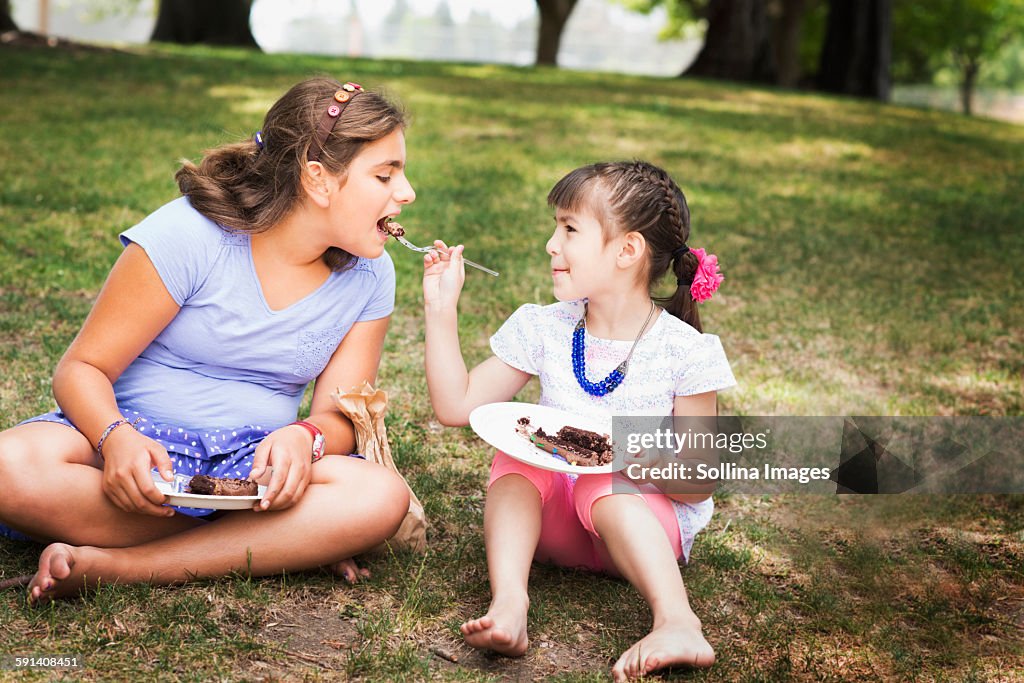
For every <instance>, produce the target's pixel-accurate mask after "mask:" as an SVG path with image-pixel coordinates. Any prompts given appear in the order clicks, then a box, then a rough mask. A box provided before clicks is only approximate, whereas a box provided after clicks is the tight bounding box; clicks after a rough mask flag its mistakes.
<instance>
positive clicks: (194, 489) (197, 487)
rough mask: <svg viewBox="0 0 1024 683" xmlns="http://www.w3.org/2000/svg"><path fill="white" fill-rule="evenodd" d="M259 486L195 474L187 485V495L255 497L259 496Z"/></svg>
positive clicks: (243, 480) (236, 480)
mask: <svg viewBox="0 0 1024 683" xmlns="http://www.w3.org/2000/svg"><path fill="white" fill-rule="evenodd" d="M259 490H260V489H259V486H258V485H257V484H256V482H254V481H250V480H248V479H225V478H222V477H208V476H206V475H205V474H197V475H196V476H194V477H192V481H190V482H189V484H188V492H189V493H198V494H199V495H202V496H255V495H258V494H259Z"/></svg>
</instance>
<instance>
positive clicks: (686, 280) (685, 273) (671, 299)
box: [655, 244, 704, 332]
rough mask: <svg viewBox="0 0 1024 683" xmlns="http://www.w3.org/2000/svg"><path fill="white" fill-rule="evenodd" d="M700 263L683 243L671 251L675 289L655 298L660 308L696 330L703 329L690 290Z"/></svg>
mask: <svg viewBox="0 0 1024 683" xmlns="http://www.w3.org/2000/svg"><path fill="white" fill-rule="evenodd" d="M684 250H685V251H684ZM698 265H700V264H699V262H698V260H697V257H696V255H695V254H694V253H693V251H692V250H691V249H690V248H689V247H687V246H686V245H685V244H684V245H683V246H681V247H679V248H678V249H676V250H675V251H674V252H673V253H672V272H673V273H674V274H675V276H676V291H675V292H673V293H672V294H670V295H669V296H667V297H664V298H656V299H655V301H657V302H658V303H659V304H660V305H661V307H662V308H664V309H665V310H666V311H668V312H669V313H671V314H672V315H674V316H675V317H677V318H679V319H680V320H682V321H683V322H684V323H686V324H688V325H689V326H690V327H692V328H693V329H695V330H697V331H698V332H703V331H704V326H703V325H701V322H700V312H699V311H698V310H697V302H696V301H694V299H693V294H692V293H691V292H690V289H691V287H692V286H693V278H694V275H696V273H697V266H698Z"/></svg>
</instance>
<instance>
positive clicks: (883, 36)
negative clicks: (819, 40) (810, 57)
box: [817, 0, 892, 101]
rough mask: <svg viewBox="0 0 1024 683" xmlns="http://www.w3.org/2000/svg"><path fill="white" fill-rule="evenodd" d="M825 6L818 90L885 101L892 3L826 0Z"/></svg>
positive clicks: (887, 84) (890, 47)
mask: <svg viewBox="0 0 1024 683" xmlns="http://www.w3.org/2000/svg"><path fill="white" fill-rule="evenodd" d="M828 5H829V7H828V26H827V28H826V29H825V42H824V43H823V44H822V48H821V62H820V66H819V68H818V78H817V85H818V88H819V89H820V90H824V91H826V92H835V93H841V94H844V95H855V96H858V97H871V98H874V99H879V100H882V101H886V100H888V99H889V91H890V79H889V68H890V65H891V63H892V0H829V3H828Z"/></svg>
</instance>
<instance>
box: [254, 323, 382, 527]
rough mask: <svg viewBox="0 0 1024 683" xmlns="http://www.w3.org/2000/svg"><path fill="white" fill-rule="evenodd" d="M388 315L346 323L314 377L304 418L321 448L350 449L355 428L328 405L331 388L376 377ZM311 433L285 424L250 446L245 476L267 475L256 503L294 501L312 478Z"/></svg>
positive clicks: (277, 507)
mask: <svg viewBox="0 0 1024 683" xmlns="http://www.w3.org/2000/svg"><path fill="white" fill-rule="evenodd" d="M390 321H391V318H390V317H387V318H380V319H378V320H367V321H363V322H358V323H355V324H354V325H352V328H351V329H350V330H349V331H348V332H347V333H346V334H345V338H344V339H342V340H341V343H340V344H339V345H338V348H337V349H336V350H335V351H334V354H333V355H332V356H331V360H330V361H328V363H327V367H325V368H324V370H323V372H321V373H320V375H319V376H318V377H317V378H316V384H315V385H314V387H313V402H312V405H311V406H310V411H309V417H308V418H307V421H308V422H311V423H312V424H314V425H316V426H317V427H318V428H319V429H320V431H321V432H323V434H324V439H325V441H326V444H325V448H324V453H328V454H348V453H351V452H352V451H353V449H355V446H356V439H355V428H354V427H353V426H352V422H351V420H349V419H348V418H347V417H345V416H344V415H342V414H341V411H340V410H338V409H337V408H336V407H335V406H334V401H333V400H332V399H331V392H333V391H335V390H336V389H339V388H340V389H341V390H342V391H347V390H348V389H350V388H352V387H354V386H358V385H359V384H361V383H362V382H363V381H364V380H365V381H367V382H369V383H370V384H373V383H374V382H376V381H377V370H378V368H379V366H380V357H381V351H382V350H383V348H384V335H385V334H387V331H388V324H389V323H390ZM312 453H313V436H312V435H311V434H310V433H309V431H307V430H306V429H305V428H304V427H301V426H298V425H287V426H285V427H281V428H280V429H277V430H274V431H273V432H271V433H270V435H268V436H267V438H266V439H264V440H263V442H262V443H260V445H259V446H257V447H256V453H255V457H254V458H253V468H252V474H251V477H252V478H253V479H259V478H260V477H261V476H263V474H264V473H265V472H266V470H267V467H268V466H269V467H273V470H274V472H273V475H272V476H271V479H270V481H269V482H268V484H267V493H266V495H265V496H264V497H263V501H262V502H261V504H260V508H261V509H263V510H268V509H274V510H282V509H284V508H287V507H289V506H291V505H294V504H295V503H296V502H297V501H298V500H299V498H301V497H302V494H303V493H305V491H306V487H307V486H308V485H309V480H310V478H311V477H312V474H313V472H312V468H313V467H315V465H314V464H313V463H312V462H311V456H312Z"/></svg>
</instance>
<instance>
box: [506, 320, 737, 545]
mask: <svg viewBox="0 0 1024 683" xmlns="http://www.w3.org/2000/svg"><path fill="white" fill-rule="evenodd" d="M584 303H585V302H584V300H578V301H566V302H558V303H554V304H550V305H548V306H540V305H538V304H524V305H523V306H520V307H519V309H518V310H516V312H515V313H513V314H512V316H511V317H510V318H509V319H508V320H507V321H505V324H504V325H502V326H501V328H500V329H499V330H498V331H497V332H496V333H495V334H494V336H492V337H491V350H492V351H494V355H496V356H497V357H498V358H500V359H501V360H502V361H504V362H505V363H508V364H509V365H511V366H512V367H514V368H516V369H518V370H522V371H523V372H528V373H530V374H531V375H537V376H538V377H539V378H540V386H541V396H540V403H541V405H545V406H551V407H553V408H558V409H560V410H565V411H569V412H573V413H577V414H583V415H593V416H601V417H606V418H611V417H612V416H615V415H671V414H672V412H673V408H674V400H675V397H676V396H690V395H692V394H701V393H704V392H707V391H721V390H722V389H727V388H729V387H732V386H735V385H736V378H735V377H733V374H732V369H731V368H730V367H729V361H728V359H726V357H725V351H724V349H723V348H722V343H721V341H720V340H719V339H718V337H717V336H715V335H713V334H702V333H700V332H698V331H697V330H695V329H694V328H693V327H691V326H689V325H687V324H686V323H685V322H683V321H682V320H680V319H679V318H676V317H675V316H673V315H672V314H670V313H668V312H666V311H664V310H662V311H661V312H660V314H659V315H658V317H657V319H656V320H655V322H654V324H653V325H652V326H651V327H650V329H649V330H648V331H647V334H645V335H644V336H643V338H642V339H641V340H640V342H639V343H638V344H637V346H636V350H635V351H633V357H632V358H631V359H630V361H629V369H628V371H627V372H626V377H625V379H623V381H622V383H621V384H620V385H619V386H618V387H617V388H616V389H615V390H614V391H613V392H611V393H609V394H606V395H604V396H591V395H590V394H588V393H586V392H585V391H583V389H582V387H580V385H579V382H577V381H576V376H575V375H574V374H573V371H572V333H573V330H574V329H575V328H576V323H578V322H579V320H580V317H581V316H582V315H583V307H584ZM632 344H633V342H632V341H622V340H613V339H599V338H597V337H594V336H592V335H591V334H590V333H589V332H588V333H587V334H586V351H585V359H586V367H587V379H589V380H590V381H591V382H597V381H600V380H602V379H604V378H605V377H607V376H608V374H609V373H610V372H611V371H612V370H614V369H615V368H616V367H618V365H619V364H620V363H621V362H622V361H623V360H624V359H625V358H626V355H627V354H628V353H629V348H630V346H632ZM673 503H674V504H675V508H676V518H677V520H678V521H679V531H680V534H681V536H682V541H683V553H684V557H685V558H687V559H688V558H689V554H690V547H691V546H692V544H693V539H694V537H695V536H696V534H697V532H698V531H700V530H701V529H702V528H704V527H705V526H706V525H707V523H708V522H709V521H710V520H711V513H712V512H713V511H714V503H713V502H712V501H711V499H710V498H709V499H708V500H706V501H704V502H703V503H699V504H697V505H691V504H687V503H679V502H676V501H673Z"/></svg>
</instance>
